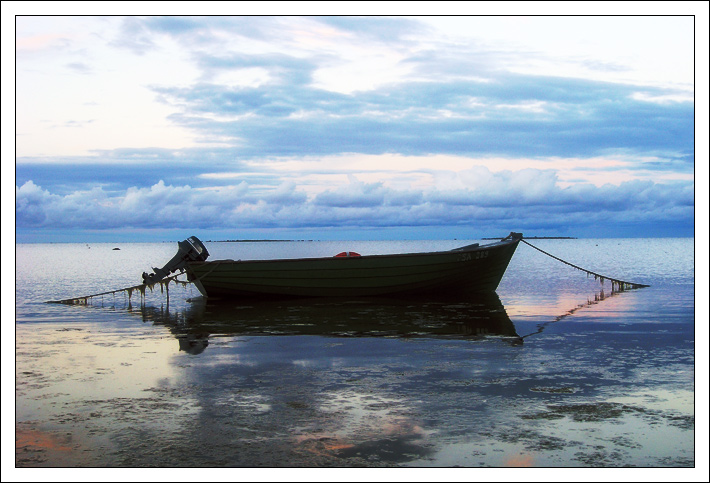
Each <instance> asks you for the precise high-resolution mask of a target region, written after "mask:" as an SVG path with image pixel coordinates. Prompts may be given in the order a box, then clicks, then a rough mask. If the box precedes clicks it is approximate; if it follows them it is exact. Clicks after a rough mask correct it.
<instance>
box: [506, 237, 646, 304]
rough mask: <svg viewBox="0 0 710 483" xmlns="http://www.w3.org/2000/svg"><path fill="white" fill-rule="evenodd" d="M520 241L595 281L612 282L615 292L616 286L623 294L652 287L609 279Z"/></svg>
mask: <svg viewBox="0 0 710 483" xmlns="http://www.w3.org/2000/svg"><path fill="white" fill-rule="evenodd" d="M520 241H521V242H523V243H525V244H526V245H528V246H529V247H532V248H534V249H535V250H537V251H539V252H542V253H544V254H545V255H547V256H548V257H551V258H554V259H555V260H558V261H560V262H562V263H564V264H566V265H569V266H570V267H574V268H576V269H577V270H581V271H583V272H585V273H587V275H594V280H600V281H601V283H602V284H603V283H604V281H605V280H609V281H610V282H611V288H612V290H615V286H616V290H617V291H620V292H623V291H624V290H627V289H637V288H644V287H650V285H644V284H642V283H634V282H625V281H623V280H619V279H618V278H612V277H607V276H606V275H600V274H598V273H596V272H592V271H591V270H587V269H586V268H582V267H579V266H577V265H575V264H573V263H570V262H568V261H566V260H562V259H561V258H559V257H556V256H554V255H552V254H551V253H547V252H546V251H545V250H541V249H539V248H538V247H536V246H535V245H531V244H530V243H528V242H527V241H525V239H524V238H521V239H520Z"/></svg>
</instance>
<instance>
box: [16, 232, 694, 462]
mask: <svg viewBox="0 0 710 483" xmlns="http://www.w3.org/2000/svg"><path fill="white" fill-rule="evenodd" d="M473 242H481V243H486V242H485V241H480V240H462V241H455V240H450V241H425V242H415V241H407V242H400V241H397V242H261V243H206V245H207V247H208V249H209V251H210V253H211V254H212V256H211V259H218V258H234V259H251V258H291V257H300V256H331V255H334V254H336V253H338V252H341V251H344V250H351V251H357V252H359V253H361V254H375V253H396V252H402V251H405V252H414V251H429V250H439V249H450V248H455V247H458V246H463V245H466V244H469V243H473ZM530 243H532V244H533V245H535V246H538V247H540V248H542V249H543V250H546V251H548V252H550V253H552V254H554V255H556V256H558V257H560V258H562V259H565V260H568V261H570V262H572V263H574V264H576V265H579V266H582V267H585V268H588V269H590V270H593V271H595V272H598V273H601V274H604V275H607V276H612V277H616V278H620V279H623V280H627V281H632V282H638V283H645V284H649V285H651V287H649V288H644V289H639V290H631V291H626V292H621V293H611V286H610V285H609V283H608V282H607V283H606V284H605V285H603V286H602V285H601V284H600V282H599V281H595V280H594V279H593V278H588V277H587V275H586V274H584V273H583V272H580V271H578V270H574V269H572V268H570V267H568V266H566V265H564V264H561V263H560V262H558V261H556V260H553V259H550V258H549V257H547V256H545V255H543V254H541V253H539V252H537V251H535V250H533V249H532V248H530V247H527V246H525V245H522V244H521V245H520V247H519V248H518V251H517V252H516V254H515V256H514V257H513V260H512V262H511V264H510V267H509V269H508V271H507V273H506V275H505V277H504V279H503V282H502V283H501V285H500V287H499V289H498V291H497V295H495V296H493V297H486V298H481V297H476V296H473V295H471V294H452V295H451V296H449V297H445V298H441V297H439V298H436V299H422V298H421V297H420V298H419V299H364V300H315V301H314V300H290V301H281V302H271V303H264V302H258V303H257V302H249V301H245V302H242V303H233V304H214V303H206V302H205V301H195V302H187V301H186V300H187V299H192V298H196V297H197V296H198V295H199V293H198V292H197V290H195V289H194V288H192V287H191V286H188V287H187V288H184V287H182V286H176V285H169V286H168V290H167V291H163V292H162V293H161V290H160V289H159V288H156V289H155V290H154V291H153V292H150V291H149V292H147V293H146V296H145V299H142V298H141V296H140V294H138V293H135V292H134V293H133V294H132V296H131V297H130V299H129V297H128V296H127V295H126V294H125V293H118V294H116V295H106V296H103V297H97V298H94V299H92V301H91V304H90V305H87V306H67V305H58V304H46V303H44V302H46V301H47V300H56V299H62V298H69V297H75V296H84V295H89V294H93V293H99V292H104V291H108V290H112V289H117V288H121V287H128V286H132V285H136V284H138V283H140V274H141V273H142V272H143V271H149V270H150V268H151V267H152V266H162V264H164V263H165V262H166V261H167V260H169V259H170V258H171V257H172V255H173V254H174V253H175V251H176V249H177V245H176V244H175V243H157V244H138V243H137V244H120V245H109V244H92V245H90V246H88V245H86V244H27V245H24V244H21V245H17V246H16V325H15V334H16V354H15V356H16V465H17V466H19V467H41V466H62V467H87V466H88V467H106V466H121V467H125V466H127V467H143V466H161V467H183V466H185V467H221V466H245V467H260V466H266V467H321V466H330V467H342V466H348V467H353V466H357V467H359V466H368V467H369V466H446V467H452V466H464V467H508V466H542V467H598V466H604V467H610V466H611V467H626V466H631V467H692V466H694V464H695V454H694V434H695V418H694V415H695V408H694V394H695V389H694V364H695V354H694V345H695V329H694V324H695V316H694V305H695V301H694V245H693V244H694V240H693V239H599V240H530ZM113 248H120V250H113ZM602 290H603V293H602Z"/></svg>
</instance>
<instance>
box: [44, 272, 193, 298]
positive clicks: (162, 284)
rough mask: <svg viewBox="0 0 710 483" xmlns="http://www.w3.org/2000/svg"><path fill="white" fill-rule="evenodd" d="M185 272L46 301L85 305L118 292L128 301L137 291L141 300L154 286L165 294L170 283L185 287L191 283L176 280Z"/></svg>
mask: <svg viewBox="0 0 710 483" xmlns="http://www.w3.org/2000/svg"><path fill="white" fill-rule="evenodd" d="M184 273H185V272H180V273H177V274H175V275H172V276H170V277H165V278H164V279H162V280H160V281H158V282H155V283H148V284H146V283H142V284H140V285H134V286H132V287H126V288H119V289H116V290H109V291H108V292H101V293H95V294H92V295H84V296H82V297H72V298H70V299H62V300H49V301H47V303H48V304H66V305H87V304H88V302H89V300H90V299H93V298H95V297H103V296H104V295H112V294H116V293H119V292H126V293H127V294H128V299H129V300H130V299H131V296H132V295H133V292H134V291H136V290H137V291H138V292H140V294H141V299H143V297H145V289H146V288H148V289H150V291H151V292H152V291H153V288H155V286H156V285H160V292H161V293H163V290H165V292H168V291H169V288H168V285H169V284H170V282H174V283H176V284H180V285H182V286H183V287H186V286H187V285H188V284H190V283H192V282H190V281H189V280H188V281H186V280H178V279H177V278H178V277H179V276H180V275H182V274H184Z"/></svg>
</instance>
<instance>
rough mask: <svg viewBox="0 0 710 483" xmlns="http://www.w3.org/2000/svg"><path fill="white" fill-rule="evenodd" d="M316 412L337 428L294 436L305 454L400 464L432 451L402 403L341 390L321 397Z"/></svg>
mask: <svg viewBox="0 0 710 483" xmlns="http://www.w3.org/2000/svg"><path fill="white" fill-rule="evenodd" d="M320 409H321V410H322V411H324V412H325V413H329V414H332V415H336V416H337V421H338V426H339V427H338V428H334V429H332V430H330V431H320V432H316V433H306V434H301V435H298V436H297V437H296V443H297V444H298V445H299V446H300V447H302V448H303V449H304V450H306V451H309V452H313V453H317V454H319V455H321V456H328V457H331V458H338V459H350V458H355V459H358V460H361V461H362V462H363V463H365V462H367V463H368V464H372V463H375V464H376V463H378V462H379V463H383V464H389V463H404V462H407V461H412V460H415V459H420V458H425V457H427V456H429V455H431V454H433V452H434V450H433V449H432V448H431V447H429V446H428V445H427V444H426V437H427V436H428V434H430V433H431V431H428V432H427V431H425V430H423V429H422V427H421V426H420V425H418V424H417V423H416V422H414V421H412V419H411V416H410V413H411V412H412V409H411V408H409V407H407V406H406V404H405V402H404V401H403V400H400V399H395V398H392V397H384V396H381V395H377V394H369V393H359V392H356V391H353V390H343V391H338V392H332V393H329V394H324V397H323V399H322V403H321V406H320ZM355 465H356V466H357V463H356V464H355Z"/></svg>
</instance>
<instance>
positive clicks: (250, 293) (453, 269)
mask: <svg viewBox="0 0 710 483" xmlns="http://www.w3.org/2000/svg"><path fill="white" fill-rule="evenodd" d="M518 241H519V240H517V239H513V240H507V241H501V242H498V243H493V244H490V245H483V246H478V245H475V246H473V245H472V246H469V247H463V248H459V249H456V250H451V251H445V252H430V253H410V254H398V255H370V256H355V257H329V258H305V259H282V260H250V261H234V260H216V261H211V262H204V261H202V262H190V263H188V267H187V271H188V275H189V278H190V279H191V281H192V282H194V283H195V285H196V286H197V287H198V289H199V290H200V292H202V294H203V295H205V296H208V297H216V298H223V299H224V298H226V299H235V298H243V297H283V296H294V297H364V296H381V295H396V294H416V293H434V292H446V291H449V290H452V289H461V288H463V289H466V290H468V291H473V292H493V291H495V290H496V288H497V287H498V284H499V283H500V280H501V278H502V277H503V274H504V273H505V270H506V268H507V267H508V263H509V262H510V259H511V258H512V256H513V254H514V253H515V249H516V247H517V245H518Z"/></svg>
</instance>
